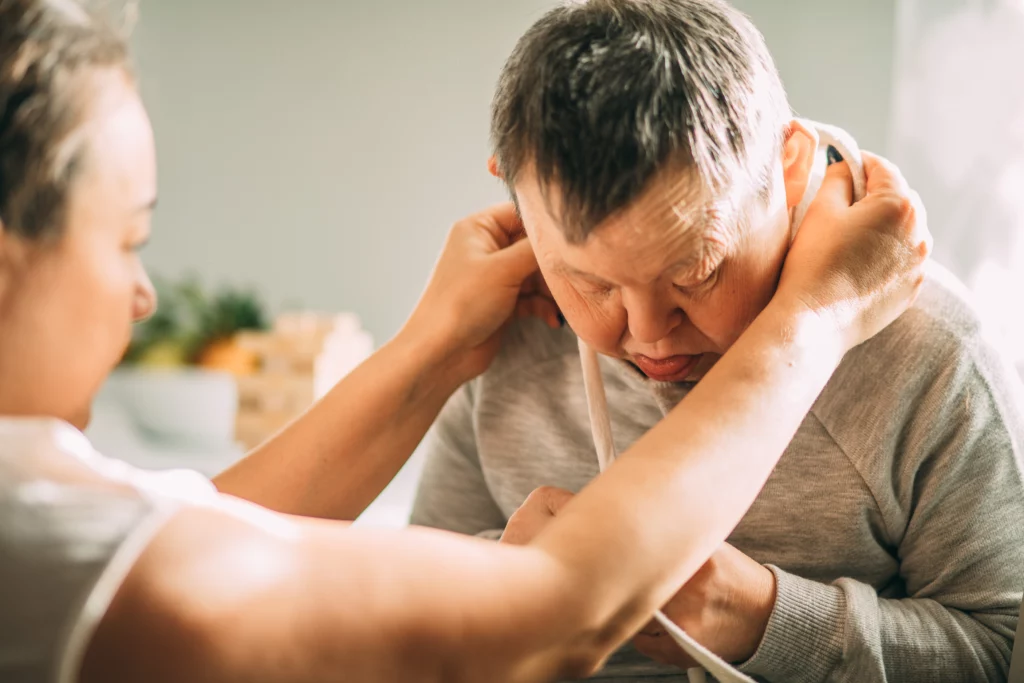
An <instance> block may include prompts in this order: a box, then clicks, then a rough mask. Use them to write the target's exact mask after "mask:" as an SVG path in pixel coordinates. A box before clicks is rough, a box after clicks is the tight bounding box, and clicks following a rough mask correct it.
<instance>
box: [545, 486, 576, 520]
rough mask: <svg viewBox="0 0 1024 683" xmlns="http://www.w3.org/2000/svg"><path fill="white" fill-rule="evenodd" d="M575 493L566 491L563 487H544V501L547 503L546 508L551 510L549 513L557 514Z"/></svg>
mask: <svg viewBox="0 0 1024 683" xmlns="http://www.w3.org/2000/svg"><path fill="white" fill-rule="evenodd" d="M575 495H576V494H575V493H573V492H572V491H566V490H565V489H559V488H553V487H552V488H547V489H545V502H546V503H547V505H548V510H550V511H551V514H553V515H557V514H558V512H559V511H560V510H561V509H562V508H564V507H565V506H566V505H567V504H568V503H569V501H570V500H572V499H573V498H574V497H575Z"/></svg>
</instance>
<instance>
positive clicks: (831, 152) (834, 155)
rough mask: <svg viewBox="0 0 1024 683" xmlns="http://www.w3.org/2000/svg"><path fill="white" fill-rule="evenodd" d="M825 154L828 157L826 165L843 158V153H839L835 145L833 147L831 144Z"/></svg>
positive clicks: (835, 162)
mask: <svg viewBox="0 0 1024 683" xmlns="http://www.w3.org/2000/svg"><path fill="white" fill-rule="evenodd" d="M826 156H827V157H828V165H829V166H831V165H832V164H838V163H839V162H840V161H842V160H843V155H842V154H840V153H839V150H838V149H836V148H835V147H833V146H832V145H829V146H828V151H827V152H826Z"/></svg>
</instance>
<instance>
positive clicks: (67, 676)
mask: <svg viewBox="0 0 1024 683" xmlns="http://www.w3.org/2000/svg"><path fill="white" fill-rule="evenodd" d="M869 170H870V196H869V197H868V198H867V199H866V200H864V201H863V202H861V203H858V204H857V205H856V206H855V207H852V208H851V207H850V198H849V194H850V189H849V178H848V177H847V176H844V175H843V170H842V168H841V167H840V168H839V170H835V171H833V172H832V173H831V175H830V177H829V178H828V180H827V182H826V185H825V189H824V190H823V192H822V196H821V197H820V198H819V201H818V203H817V204H816V205H815V207H814V209H813V210H812V214H811V215H810V216H809V217H808V219H807V222H806V223H805V225H804V228H803V229H802V231H801V233H800V237H799V239H798V240H797V242H796V243H795V245H794V247H793V250H792V254H791V257H790V259H789V262H788V263H787V265H786V268H785V271H784V272H783V276H782V280H781V282H780V286H779V290H778V294H777V295H776V297H775V298H774V300H773V301H772V303H771V304H770V305H769V307H768V308H767V309H766V310H765V311H764V312H763V313H762V314H761V315H760V316H759V317H758V318H757V320H756V321H755V322H754V323H753V324H752V325H751V327H750V328H749V329H748V330H747V332H745V333H744V335H743V337H742V338H741V339H740V341H739V342H737V343H736V345H735V346H734V347H733V348H732V350H730V351H729V352H728V353H727V354H726V355H725V357H724V358H723V360H722V361H721V363H720V364H719V365H718V366H717V367H716V368H715V369H714V370H713V371H712V372H711V373H710V374H709V375H708V376H707V378H706V379H705V380H703V381H702V382H701V384H700V385H698V386H697V388H696V389H694V391H693V392H692V393H691V394H690V396H689V397H688V398H687V399H686V400H685V401H683V403H682V404H681V406H680V407H679V408H677V409H676V410H675V411H673V413H672V414H671V415H670V416H669V417H668V418H667V419H666V420H665V421H664V422H662V423H661V424H660V425H658V426H657V427H656V428H655V429H653V430H652V431H651V432H650V433H649V434H648V435H647V436H645V437H644V438H643V439H641V440H640V441H639V443H638V444H637V445H636V446H635V447H634V448H633V449H631V450H630V451H629V452H627V453H625V454H624V455H623V456H622V458H621V459H620V460H619V461H618V462H617V463H616V464H615V465H614V466H613V467H611V468H610V469H609V471H608V472H607V473H606V474H605V475H603V476H602V477H600V478H599V479H598V480H596V481H595V482H594V483H593V484H591V485H590V486H589V487H587V488H586V489H585V490H584V491H583V492H582V493H581V494H580V495H579V496H577V497H576V498H575V499H574V500H572V501H571V502H570V503H569V504H568V505H567V506H565V507H564V508H563V509H561V510H557V511H556V510H551V509H548V508H545V507H544V505H543V502H542V501H541V502H539V503H538V502H537V501H534V504H532V505H527V506H524V508H523V511H521V515H522V516H520V517H517V518H513V520H512V521H511V522H510V524H512V525H516V524H531V523H537V522H538V519H540V520H543V518H545V517H550V516H552V515H554V513H555V512H558V516H557V518H556V519H555V520H554V521H553V522H552V523H551V524H549V525H547V526H546V528H545V530H544V532H543V533H541V534H540V535H539V537H538V538H537V539H536V541H535V542H534V543H533V544H531V545H529V546H526V547H521V548H515V547H507V546H501V545H498V544H492V543H486V542H483V541H477V540H474V539H468V538H460V537H455V536H450V535H447V534H443V533H438V532H430V531H424V530H407V531H401V532H390V533H385V532H380V531H374V532H368V531H365V530H361V529H358V528H350V527H349V526H348V525H346V524H344V523H341V522H338V521H323V520H314V519H310V517H322V518H335V519H340V520H344V519H353V518H354V517H355V516H356V515H358V514H359V513H360V511H362V510H363V508H364V507H365V506H366V505H367V503H368V502H369V501H371V500H372V499H373V498H374V496H375V495H376V494H377V493H378V492H379V491H380V490H381V488H382V487H383V486H384V485H385V484H386V483H387V481H388V480H389V479H390V477H391V476H392V475H393V474H394V472H395V471H396V470H397V469H398V468H399V467H400V466H401V465H402V463H403V462H404V461H405V459H406V457H407V456H408V455H409V453H410V452H411V451H412V449H413V448H414V446H415V444H416V443H417V442H418V441H419V439H420V438H421V437H422V435H423V433H424V431H425V430H426V429H427V427H428V426H429V424H430V422H431V420H432V419H433V418H434V416H435V415H436V413H437V412H438V410H439V409H440V408H441V406H442V405H443V403H444V402H445V400H446V399H447V397H448V396H449V395H450V394H451V393H452V391H453V390H454V389H455V388H456V387H457V386H458V385H459V384H460V383H461V382H464V381H466V380H468V379H470V378H471V377H473V376H474V375H476V374H478V373H479V372H481V371H482V370H483V369H484V368H485V367H486V366H487V364H488V363H489V361H490V360H491V358H492V357H493V356H494V354H495V353H496V350H497V346H498V343H499V333H500V329H501V327H502V325H503V324H504V323H505V322H506V320H507V319H508V318H509V317H511V316H512V315H513V314H514V312H515V310H516V307H517V304H519V305H520V306H525V308H526V309H528V311H527V312H529V311H530V310H531V309H532V312H533V313H540V314H541V315H547V314H548V313H550V312H546V311H544V310H543V309H542V308H539V307H538V304H537V303H536V302H530V301H526V302H523V301H521V299H520V291H521V289H520V286H521V284H522V282H523V281H524V279H525V278H527V277H528V276H530V275H531V274H532V273H533V272H534V270H535V267H536V266H535V263H534V261H533V257H532V255H531V253H530V252H529V247H528V246H526V242H525V241H523V242H518V243H515V244H511V245H510V243H511V242H512V241H513V239H512V236H513V235H514V234H515V233H516V232H517V230H518V229H519V225H518V222H517V221H516V218H515V212H514V210H513V209H512V207H510V206H499V207H496V208H494V209H491V210H490V211H487V212H484V213H481V214H478V215H476V216H473V217H471V218H468V219H466V220H464V221H462V222H460V223H458V224H457V225H456V226H455V227H454V229H453V230H452V232H451V235H450V238H449V240H448V243H447V245H446V247H445V249H444V253H443V254H442V256H441V259H440V261H439V263H438V265H437V268H436V271H435V273H434V275H433V278H432V280H431V281H430V284H429V285H428V287H427V289H426V292H425V294H424V295H423V298H422V301H421V302H420V304H419V306H418V307H417V309H416V311H415V312H414V313H413V315H412V317H411V318H410V319H409V321H408V323H407V324H406V326H405V327H404V329H403V330H402V331H401V332H400V333H399V334H398V336H397V337H396V338H395V339H394V340H393V341H391V342H390V343H389V344H388V345H387V346H385V347H384V348H383V349H381V350H380V352H379V353H377V354H376V355H375V356H374V357H373V358H371V359H370V360H368V361H367V362H366V363H365V364H364V365H363V366H362V367H361V368H359V369H358V370H357V371H355V372H354V373H353V374H352V375H351V376H349V377H348V378H347V379H346V380H344V381H343V382H342V383H341V384H340V385H339V386H338V387H336V388H335V389H334V391H333V392H332V393H331V394H330V395H328V396H327V397H326V398H325V399H324V400H323V401H322V402H321V403H320V404H319V405H317V406H316V407H315V408H314V409H313V410H312V411H311V412H310V413H309V414H308V415H306V416H305V417H304V418H302V419H301V420H299V421H298V422H297V423H296V424H294V425H293V426H292V427H291V428H290V429H288V430H287V431H285V432H284V433H283V434H281V435H280V436H279V437H277V438H276V439H274V440H273V441H271V442H270V443H268V444H267V445H265V446H264V447H262V448H260V449H258V450H257V451H256V452H255V453H253V454H252V455H251V456H249V457H248V458H247V459H246V460H244V461H243V462H241V463H240V464H239V465H238V466H236V467H235V468H233V469H232V470H230V471H228V472H226V473H225V474H224V475H222V476H221V477H219V478H218V479H217V480H216V484H217V487H218V488H219V489H220V493H218V492H217V491H215V490H214V489H213V488H212V487H211V485H210V483H209V482H207V481H204V480H202V478H201V477H199V476H198V475H192V474H188V473H180V472H179V473H170V474H166V473H165V474H155V473H145V472H141V471H137V470H133V469H131V468H128V467H126V466H124V465H122V464H120V463H118V462H117V461H113V460H107V459H105V458H103V457H102V456H100V455H99V454H97V453H95V452H93V451H92V450H91V449H90V447H89V445H88V443H87V442H86V441H85V437H84V436H82V434H81V432H79V431H78V430H77V429H75V428H74V427H77V428H81V427H83V426H84V425H85V423H86V421H87V418H88V414H89V404H90V402H91V401H92V399H93V396H94V394H95V392H96V391H97V389H98V388H99V387H100V386H101V385H102V384H103V381H104V379H105V378H106V376H107V373H108V372H109V371H110V369H111V368H112V367H114V365H115V364H116V363H117V362H118V359H119V358H120V357H121V354H122V352H123V351H124V348H125V345H126V343H127V342H128V339H129V335H130V331H131V323H132V321H133V320H135V319H138V318H140V317H143V316H145V315H146V314H147V313H149V312H150V311H152V310H153V307H154V305H155V302H154V300H153V291H152V288H151V287H150V284H149V282H148V280H147V279H146V275H145V273H144V272H143V269H142V266H141V264H140V262H139V258H138V256H137V253H136V252H137V250H138V248H139V247H140V245H142V244H143V243H144V242H145V241H146V239H147V238H148V236H149V229H150V228H149V223H150V214H151V212H152V209H153V206H154V203H155V200H156V178H155V159H154V145H153V138H152V133H151V131H150V125H149V121H148V119H147V117H146V113H145V111H144V110H143V107H142V104H141V102H140V100H139V97H138V95H137V93H136V90H135V87H134V84H133V80H132V75H131V70H130V68H129V65H128V62H127V57H126V55H125V48H124V45H123V44H122V43H121V41H120V40H118V39H117V38H115V37H114V36H112V35H111V34H110V33H108V32H107V31H106V30H105V29H103V28H102V26H100V25H99V24H97V23H96V22H94V21H92V20H91V19H90V18H89V17H88V16H87V15H86V14H85V13H84V12H82V11H81V10H80V9H79V8H78V6H77V5H76V4H74V3H72V2H69V1H68V0H65V1H63V2H57V1H56V0H50V1H49V2H47V1H44V0H0V415H4V416H6V417H4V418H3V419H0V679H2V680H4V681H18V682H19V683H37V682H38V683H42V682H44V681H47V682H49V681H62V682H68V681H75V680H81V681H87V682H93V681H96V682H104V683H111V682H117V681H132V682H136V681H146V682H148V683H155V682H161V681H182V682H188V683H199V682H203V681H211V682H214V681H216V682H225V681H261V682H276V681H303V682H304V683H311V682H315V681H339V680H343V681H373V682H374V683H378V682H380V681H412V680H431V681H459V680H472V681H535V680H550V679H553V678H556V677H560V676H565V675H577V674H584V673H586V672H587V671H589V670H591V669H593V668H594V667H595V666H597V665H598V664H599V662H600V661H601V660H602V659H603V658H604V657H605V656H607V655H608V654H609V653H610V652H612V650H613V649H614V648H615V647H616V646H617V645H618V644H619V643H621V642H623V641H624V640H626V639H627V638H629V637H630V636H631V635H633V634H634V633H635V632H636V631H638V630H639V629H640V627H641V626H643V625H644V623H646V621H647V620H648V619H649V618H650V616H651V614H652V612H653V611H654V609H655V608H657V607H658V606H660V605H661V604H663V603H664V602H665V601H666V600H667V599H668V598H669V597H671V596H672V595H673V594H674V593H675V592H676V590H677V589H678V587H679V586H680V585H681V584H682V583H684V582H685V581H686V580H687V579H688V578H689V577H690V576H691V575H693V573H694V572H695V571H696V570H697V569H698V568H699V567H700V566H701V565H702V564H703V563H704V562H705V561H706V559H707V558H708V557H709V555H710V554H711V553H712V552H713V551H714V550H715V549H716V547H717V546H719V545H720V544H721V543H722V542H723V541H724V540H725V538H726V536H727V535H728V533H729V532H730V530H731V529H732V528H733V526H734V525H735V524H736V523H737V522H738V521H739V519H740V517H741V516H742V515H743V514H744V512H745V511H746V509H747V507H748V506H749V505H750V504H751V503H752V501H753V500H754V498H755V496H756V494H757V492H758V490H759V488H760V487H761V486H762V484H763V483H764V481H765V480H766V478H767V476H768V474H769V473H770V471H771V469H772V467H773V466H774V464H775V462H776V460H777V459H778V458H779V457H780V455H781V454H782V451H783V449H784V447H785V445H786V443H787V442H788V441H789V439H790V438H791V436H792V435H793V433H794V432H795V430H796V428H797V426H798V424H799V423H800V420H801V419H802V417H803V416H804V415H805V413H806V412H807V410H808V409H809V408H810V406H811V404H812V402H813V401H814V399H815V397H816V396H817V394H818V393H819V391H820V390H821V388H822V387H823V386H824V384H825V382H826V380H827V379H828V377H829V375H830V374H831V372H832V371H833V370H834V369H835V367H836V365H837V364H838V362H839V360H840V358H841V357H842V356H843V354H844V353H845V352H846V351H847V350H848V349H849V348H851V347H852V346H854V345H856V344H858V343H859V342H860V341H862V340H864V339H866V338H868V337H870V336H871V335H872V334H874V333H876V332H878V331H879V330H880V329H881V328H883V327H884V326H885V325H886V324H888V323H889V322H890V321H892V320H893V319H894V318H895V317H896V316H897V315H899V313H900V312H901V311H902V310H904V309H905V307H906V306H907V305H908V304H909V302H910V301H911V300H912V299H913V297H914V296H915V294H916V291H917V288H918V285H919V282H920V278H921V268H922V263H923V261H924V259H925V256H926V254H927V251H928V249H929V237H928V235H927V231H926V230H925V228H924V226H923V225H920V224H919V222H918V221H917V220H916V218H915V212H914V211H913V209H912V208H911V206H912V204H911V200H910V197H911V195H912V193H911V192H910V191H909V190H908V189H907V188H906V187H905V184H904V183H903V181H902V179H901V177H900V176H899V174H898V172H897V171H895V170H894V169H892V168H891V167H889V166H888V165H886V164H885V163H884V162H881V161H879V160H873V161H872V163H871V164H870V165H869ZM521 312H522V311H521ZM70 425H74V427H72V426H70ZM112 455H116V454H112ZM229 494H230V495H229ZM243 498H244V499H248V500H249V501H253V502H243V501H242V500H241V499H243ZM253 503H256V504H253ZM268 508H270V509H274V510H277V511H279V512H271V511H270V509H268ZM280 512H287V513H291V514H292V515H303V516H304V517H301V518H300V517H297V516H286V515H283V514H280ZM678 519H692V520H694V521H695V523H694V524H676V523H674V521H673V520H678Z"/></svg>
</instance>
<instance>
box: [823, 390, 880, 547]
mask: <svg viewBox="0 0 1024 683" xmlns="http://www.w3.org/2000/svg"><path fill="white" fill-rule="evenodd" d="M807 414H808V415H809V416H810V417H813V418H814V420H815V421H816V422H817V423H818V424H819V425H821V428H822V429H824V430H825V434H827V435H828V438H829V439H831V440H832V443H834V444H835V446H836V448H838V449H839V452H840V453H842V454H843V457H844V458H846V461H847V462H848V463H850V467H852V468H853V471H854V472H856V473H857V476H858V477H860V480H861V481H862V482H864V487H865V488H866V489H867V490H868V493H869V494H871V500H872V501H874V503H875V509H877V510H878V512H879V513H880V514H881V516H882V523H883V524H885V534H886V540H887V541H888V542H889V544H890V545H893V546H895V545H896V543H895V538H896V536H895V534H893V530H892V527H891V525H890V523H889V522H890V520H889V518H888V515H886V514H885V509H884V508H883V507H882V505H881V503H879V501H878V495H877V494H876V493H875V487H874V486H872V485H871V482H870V481H868V478H867V477H866V476H865V475H864V472H862V471H861V468H860V467H859V466H858V464H857V462H856V461H855V460H854V459H853V458H852V457H850V453H849V452H848V451H847V450H846V449H845V448H843V445H842V444H841V443H839V439H837V438H836V436H835V434H833V433H832V430H831V429H829V426H828V425H827V424H826V423H825V421H824V420H823V419H821V417H820V416H819V415H818V410H817V406H813V407H812V408H811V410H810V412H808V413H807Z"/></svg>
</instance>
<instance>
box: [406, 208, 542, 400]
mask: <svg viewBox="0 0 1024 683" xmlns="http://www.w3.org/2000/svg"><path fill="white" fill-rule="evenodd" d="M524 237H525V234H524V233H523V225H522V222H521V221H520V219H519V215H518V213H517V212H516V209H515V206H514V205H513V204H512V203H511V202H508V203H505V204H498V205H496V206H493V207H491V208H489V209H487V210H486V211H482V212H481V213H478V214H475V215H473V216H470V217H468V218H465V219H463V220H461V221H459V222H458V223H456V224H455V225H454V227H452V229H451V232H450V233H449V234H448V240H447V242H446V243H445V247H444V250H443V251H442V253H441V257H440V259H439V260H438V262H437V265H436V266H435V268H434V273H433V275H432V276H431V278H430V282H429V283H428V284H427V288H426V291H425V292H424V293H423V297H422V298H421V299H420V302H419V304H418V305H417V306H416V310H415V311H413V313H412V315H411V316H410V318H409V321H408V322H407V323H406V325H405V328H404V329H403V334H408V335H411V336H413V337H414V338H416V339H422V340H426V341H428V342H429V343H433V344H436V345H437V346H436V348H437V349H438V350H439V352H440V353H441V354H442V356H443V358H444V360H445V361H446V364H447V365H448V366H450V367H451V368H452V370H453V372H455V373H456V374H457V375H458V377H457V379H458V380H459V381H463V382H464V381H468V380H469V379H472V378H473V377H475V376H477V375H479V374H480V373H482V372H483V371H484V370H486V369H487V367H488V366H489V365H490V364H491V361H493V360H494V357H495V355H496V354H497V352H498V349H499V348H500V346H501V332H502V330H503V329H504V327H505V324H506V323H507V322H508V321H509V320H510V319H512V318H513V317H526V316H534V317H538V318H541V319H542V320H544V321H545V322H546V323H547V324H548V325H550V326H552V327H558V326H559V324H560V321H559V314H558V308H557V306H556V305H555V303H554V301H553V300H552V299H551V298H550V295H549V294H547V288H546V287H544V286H543V281H542V280H541V279H540V275H539V273H538V272H537V260H536V258H534V255H533V250H532V249H531V248H530V244H529V242H528V241H527V240H526V239H523V238H524Z"/></svg>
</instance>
